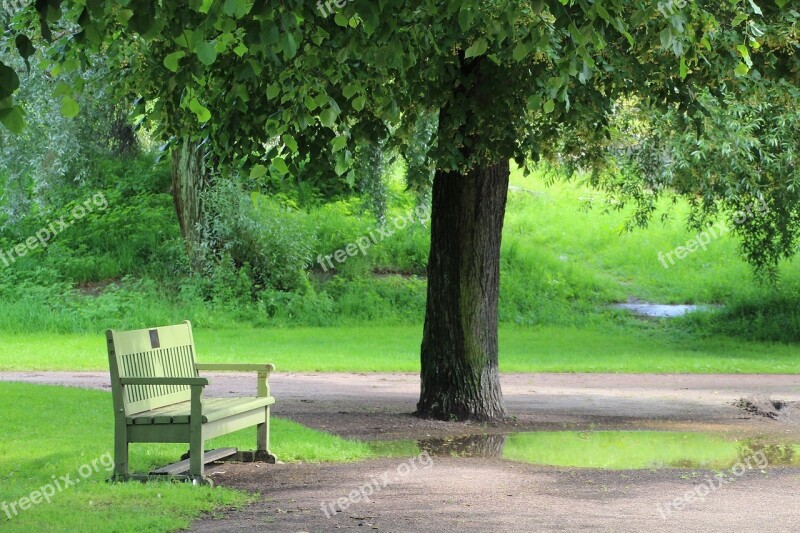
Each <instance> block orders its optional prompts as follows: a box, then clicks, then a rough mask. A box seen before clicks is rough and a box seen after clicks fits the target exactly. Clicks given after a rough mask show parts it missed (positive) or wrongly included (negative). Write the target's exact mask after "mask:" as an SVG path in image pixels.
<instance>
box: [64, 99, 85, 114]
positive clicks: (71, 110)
mask: <svg viewBox="0 0 800 533" xmlns="http://www.w3.org/2000/svg"><path fill="white" fill-rule="evenodd" d="M80 112H81V106H79V105H78V102H76V101H75V99H74V98H72V97H71V96H65V97H64V98H62V99H61V114H62V115H63V116H64V117H66V118H73V117H75V116H77V115H78V113H80Z"/></svg>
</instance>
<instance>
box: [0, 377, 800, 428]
mask: <svg viewBox="0 0 800 533" xmlns="http://www.w3.org/2000/svg"><path fill="white" fill-rule="evenodd" d="M209 377H210V381H211V387H209V389H207V394H209V395H211V396H235V395H241V394H252V392H253V391H254V390H255V380H254V378H253V376H249V375H240V374H231V373H212V374H209ZM0 380H13V381H27V382H32V383H47V384H53V385H67V386H75V387H87V388H106V389H108V388H109V382H108V375H107V373H103V372H0ZM502 381H503V393H504V395H505V399H506V405H507V407H508V412H509V415H511V416H512V417H514V418H512V419H510V420H509V421H507V422H505V423H501V424H495V425H490V426H486V425H482V424H461V423H450V422H438V421H430V420H419V419H417V418H415V417H413V416H411V414H410V413H411V412H413V411H414V408H415V404H416V401H417V399H418V395H419V377H418V376H417V375H415V374H309V373H280V372H279V373H276V374H274V375H273V376H272V377H271V378H270V383H271V386H272V394H273V395H274V396H275V397H276V398H277V400H278V402H277V404H276V406H275V408H274V414H275V415H276V416H284V417H287V418H291V419H293V420H296V421H298V422H300V423H302V424H306V425H308V426H311V427H315V428H319V429H323V430H325V431H329V432H332V433H336V434H339V435H343V436H348V437H357V438H365V439H400V438H413V437H425V436H431V437H437V436H446V435H468V434H474V433H485V432H507V431H523V430H531V431H535V430H547V429H564V428H579V429H584V428H588V427H592V428H594V429H674V430H681V429H683V430H714V431H727V432H740V433H762V432H767V433H771V432H774V431H779V432H780V433H782V434H786V433H791V434H792V435H796V436H798V437H800V412H799V411H798V409H796V408H789V409H786V410H784V412H783V413H781V416H780V424H776V421H774V420H771V419H768V418H765V417H762V416H757V415H752V414H749V413H746V412H744V411H742V410H741V409H739V408H737V407H735V406H734V405H733V404H734V402H736V401H737V400H739V399H741V398H752V399H754V400H755V401H756V402H760V403H762V404H764V403H768V401H769V400H782V401H788V402H797V401H800V376H785V375H697V374H692V375H688V374H659V375H654V374H504V375H503V376H502Z"/></svg>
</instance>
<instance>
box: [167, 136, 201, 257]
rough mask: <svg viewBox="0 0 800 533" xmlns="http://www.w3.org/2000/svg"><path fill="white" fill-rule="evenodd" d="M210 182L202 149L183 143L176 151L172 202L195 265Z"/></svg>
mask: <svg viewBox="0 0 800 533" xmlns="http://www.w3.org/2000/svg"><path fill="white" fill-rule="evenodd" d="M209 181H210V178H209V173H208V170H207V168H206V164H205V154H204V152H203V149H202V147H200V146H199V145H198V144H197V143H194V142H192V141H189V140H188V139H183V140H182V141H181V142H180V144H179V145H178V146H176V147H175V149H173V151H172V199H173V201H174V202H175V212H176V213H177V215H178V223H179V224H180V226H181V234H182V235H183V239H184V242H185V243H186V247H187V250H188V251H189V255H190V257H191V258H192V261H193V262H194V258H195V252H196V250H197V249H198V246H199V244H200V242H199V241H200V235H199V232H198V226H199V224H200V223H201V221H202V218H203V204H202V195H203V192H204V191H205V190H206V188H207V187H208V184H209Z"/></svg>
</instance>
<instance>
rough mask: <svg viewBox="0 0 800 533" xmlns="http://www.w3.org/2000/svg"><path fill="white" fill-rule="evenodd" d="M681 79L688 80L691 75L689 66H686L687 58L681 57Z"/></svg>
mask: <svg viewBox="0 0 800 533" xmlns="http://www.w3.org/2000/svg"><path fill="white" fill-rule="evenodd" d="M680 74H681V79H686V76H688V75H689V65H687V64H686V58H685V57H681V73H680Z"/></svg>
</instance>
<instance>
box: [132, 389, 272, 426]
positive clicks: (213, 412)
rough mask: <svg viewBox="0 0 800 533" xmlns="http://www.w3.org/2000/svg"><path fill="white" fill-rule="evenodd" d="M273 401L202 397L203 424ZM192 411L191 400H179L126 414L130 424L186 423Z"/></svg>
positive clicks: (261, 406)
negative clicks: (174, 402)
mask: <svg viewBox="0 0 800 533" xmlns="http://www.w3.org/2000/svg"><path fill="white" fill-rule="evenodd" d="M274 403H275V398H273V397H272V396H269V397H268V398H204V399H203V418H202V420H203V424H207V423H208V422H215V421H217V420H221V419H223V418H228V417H230V416H233V415H238V414H239V413H244V412H246V411H252V410H253V409H259V408H264V407H267V406H268V405H272V404H274ZM191 412H192V402H191V401H188V402H181V403H176V404H174V405H168V406H166V407H159V408H158V409H153V410H152V411H146V412H144V413H138V414H135V415H131V416H128V417H127V418H126V422H127V423H128V424H129V425H130V424H137V425H144V424H188V423H189V416H190V415H191Z"/></svg>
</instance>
